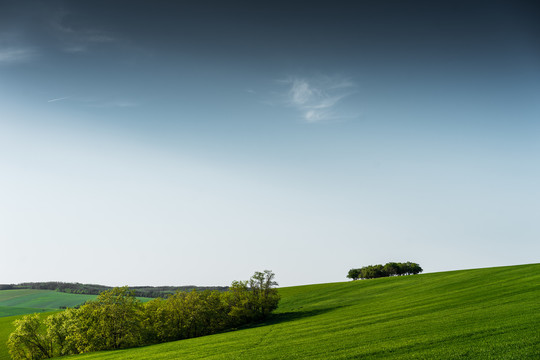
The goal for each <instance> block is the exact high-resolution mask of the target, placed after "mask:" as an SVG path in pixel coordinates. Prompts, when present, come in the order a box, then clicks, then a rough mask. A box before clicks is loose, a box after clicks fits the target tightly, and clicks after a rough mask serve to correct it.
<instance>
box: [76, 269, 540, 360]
mask: <svg viewBox="0 0 540 360" xmlns="http://www.w3.org/2000/svg"><path fill="white" fill-rule="evenodd" d="M280 292H281V294H282V302H281V304H280V307H279V309H278V311H277V312H276V314H275V315H274V316H273V317H272V318H271V319H270V320H268V321H267V322H266V323H265V324H260V325H258V326H254V327H251V328H246V329H241V330H238V331H232V332H227V333H222V334H217V335H212V336H205V337H201V338H196V339H188V340H182V341H177V342H172V343H167V344H160V345H154V346H149V347H144V348H137V349H128V350H121V351H110V352H101V353H92V354H87V355H82V356H77V358H80V359H81V360H82V359H85V360H86V359H96V360H97V359H100V360H101V359H141V360H142V359H180V358H181V359H199V358H206V359H293V358H297V359H351V358H362V359H388V358H392V359H464V358H468V359H533V358H540V346H539V343H540V338H539V328H538V324H539V322H540V301H539V300H538V299H539V298H540V264H534V265H521V266H512V267H498V268H489V269H476V270H464V271H453V272H445V273H434V274H424V275H416V276H406V277H394V278H381V279H374V280H363V281H355V282H345V283H333V284H320V285H308V286H298V287H290V288H283V289H280Z"/></svg>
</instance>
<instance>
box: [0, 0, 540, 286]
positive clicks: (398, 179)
mask: <svg viewBox="0 0 540 360" xmlns="http://www.w3.org/2000/svg"><path fill="white" fill-rule="evenodd" d="M351 3H352V2H349V1H347V2H340V1H327V2H315V1H307V2H299V1H295V2H294V3H293V2H290V1H264V2H255V1H228V2H223V1H127V0H126V1H95V0H93V1H46V2H45V1H19V0H12V1H6V0H0V241H1V252H2V253H1V254H2V256H1V260H0V283H19V282H26V281H65V282H83V283H99V284H105V285H118V286H119V285H187V284H195V285H228V284H230V282H231V281H232V280H242V279H247V278H249V276H251V274H252V273H253V272H254V271H256V270H263V269H271V270H273V271H274V272H275V273H276V277H277V280H278V282H279V283H280V285H283V286H288V285H299V284H308V283H323V282H334V281H344V280H346V279H345V275H346V274H347V271H348V270H349V269H350V268H353V267H360V266H364V265H369V264H377V263H385V262H388V261H408V260H409V261H414V262H418V263H420V265H421V266H422V267H423V268H424V270H425V271H426V272H435V271H445V270H452V269H465V268H477V267H489V266H499V265H511V264H522V263H535V262H538V261H539V254H540V241H539V240H540V221H539V220H540V186H539V184H540V161H539V159H540V41H539V39H540V23H539V22H538V19H539V18H540V6H539V5H538V2H536V4H535V2H534V1H532V2H520V1H506V2H499V1H446V2H442V1H407V2H405V1H375V0H374V1H358V2H356V4H354V5H352V4H351Z"/></svg>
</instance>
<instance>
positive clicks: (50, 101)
mask: <svg viewBox="0 0 540 360" xmlns="http://www.w3.org/2000/svg"><path fill="white" fill-rule="evenodd" d="M65 99H69V96H64V97H60V98H56V99H51V100H47V102H48V103H52V102H56V101H60V100H65Z"/></svg>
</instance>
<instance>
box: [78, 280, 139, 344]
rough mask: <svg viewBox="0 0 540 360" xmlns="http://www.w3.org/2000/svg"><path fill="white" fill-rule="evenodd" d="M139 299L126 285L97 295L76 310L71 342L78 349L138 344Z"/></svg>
mask: <svg viewBox="0 0 540 360" xmlns="http://www.w3.org/2000/svg"><path fill="white" fill-rule="evenodd" d="M141 310H142V305H141V302H140V301H139V300H138V299H137V298H135V296H134V294H133V291H131V290H129V289H128V288H127V287H122V288H114V289H111V290H108V291H104V292H102V293H101V294H99V295H98V298H97V299H96V300H95V301H89V302H87V303H86V304H85V305H83V306H81V307H80V309H79V310H78V311H77V322H76V326H75V328H74V329H73V330H74V335H73V336H72V338H73V341H75V343H76V344H77V349H78V351H79V352H89V351H98V350H108V349H120V348H126V347H130V346H135V345H139V344H140V343H141V341H142V340H141V336H142V331H141V320H142V318H141V315H142V314H141Z"/></svg>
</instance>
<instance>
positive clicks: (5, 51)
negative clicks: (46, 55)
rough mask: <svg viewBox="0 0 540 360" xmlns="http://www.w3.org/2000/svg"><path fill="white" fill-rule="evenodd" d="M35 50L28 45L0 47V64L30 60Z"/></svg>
mask: <svg viewBox="0 0 540 360" xmlns="http://www.w3.org/2000/svg"><path fill="white" fill-rule="evenodd" d="M36 56H37V51H36V50H35V49H33V48H28V47H8V48H0V64H17V63H24V62H28V61H30V60H32V59H33V58H35V57H36Z"/></svg>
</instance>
